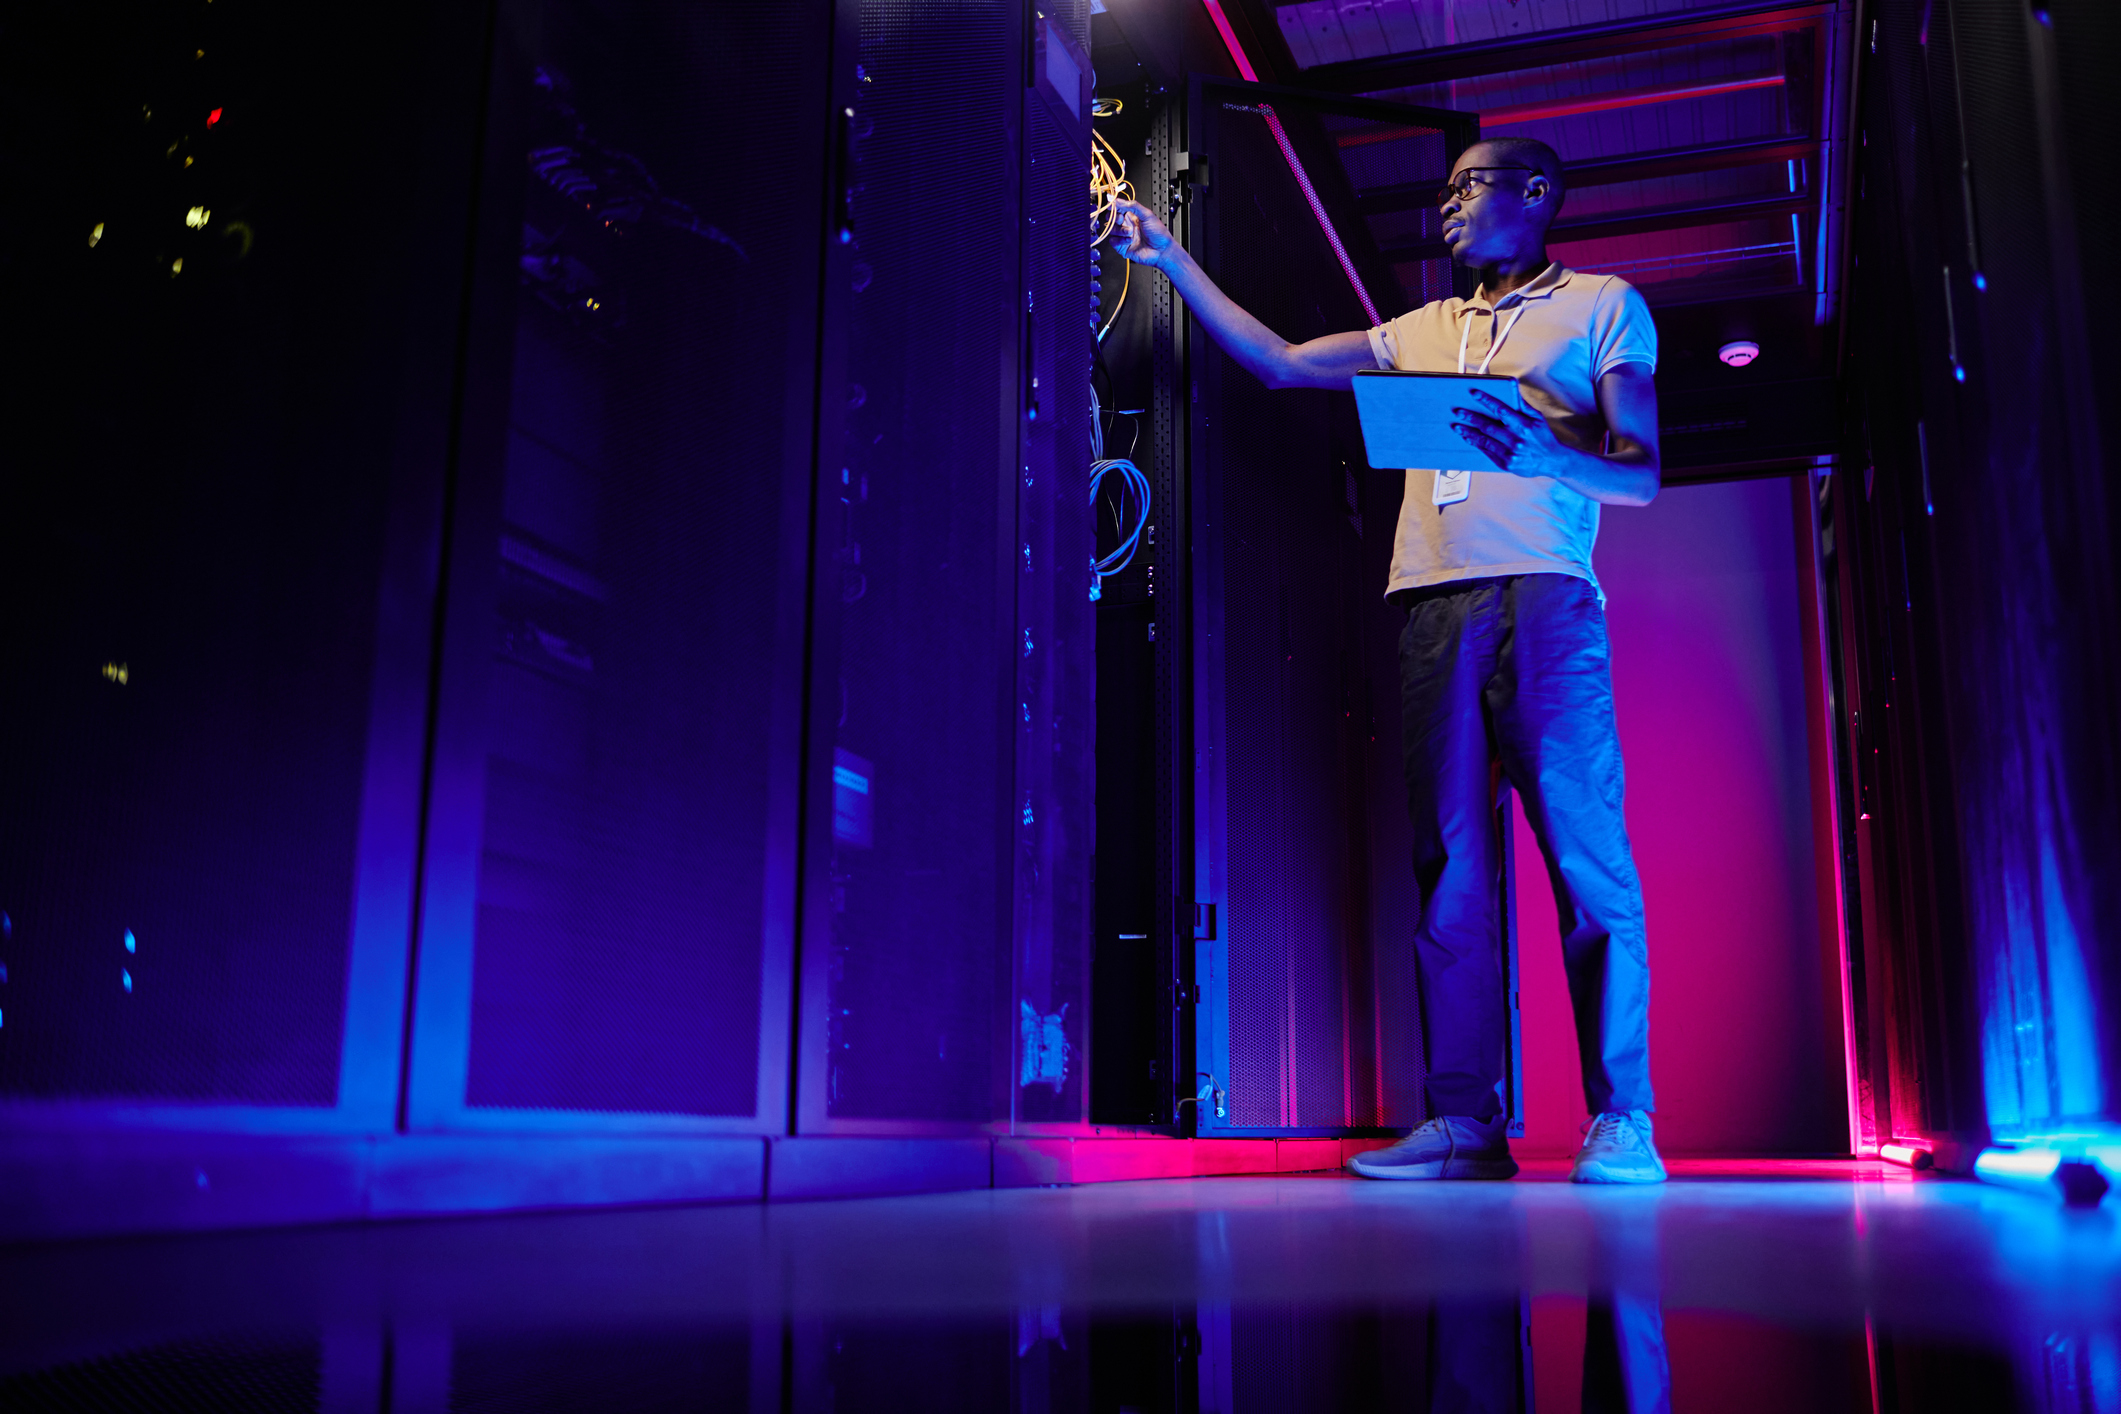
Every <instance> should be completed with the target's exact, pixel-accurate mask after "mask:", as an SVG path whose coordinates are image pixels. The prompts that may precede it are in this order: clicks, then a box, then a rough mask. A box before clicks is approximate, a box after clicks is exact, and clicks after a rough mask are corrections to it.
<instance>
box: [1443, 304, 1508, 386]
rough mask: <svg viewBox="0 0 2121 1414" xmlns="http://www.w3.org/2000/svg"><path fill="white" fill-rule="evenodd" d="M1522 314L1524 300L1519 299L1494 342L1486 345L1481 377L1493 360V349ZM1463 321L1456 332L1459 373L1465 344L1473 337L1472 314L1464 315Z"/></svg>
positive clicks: (1497, 346) (1464, 361)
mask: <svg viewBox="0 0 2121 1414" xmlns="http://www.w3.org/2000/svg"><path fill="white" fill-rule="evenodd" d="M1523 314H1524V301H1522V300H1519V301H1518V303H1517V308H1515V309H1513V310H1511V311H1510V317H1509V320H1508V321H1507V322H1506V323H1505V324H1504V325H1503V326H1502V332H1501V333H1500V334H1497V335H1496V336H1495V342H1494V343H1492V344H1489V345H1488V356H1487V357H1486V358H1484V359H1482V360H1481V361H1480V376H1481V377H1483V378H1485V377H1486V376H1487V373H1488V365H1489V364H1491V363H1493V362H1494V361H1495V351H1496V350H1497V349H1499V348H1501V347H1502V341H1503V340H1504V339H1507V338H1509V337H1510V331H1511V330H1512V329H1515V328H1516V327H1517V321H1518V319H1519V318H1521V317H1522V316H1523ZM1465 321H1466V323H1465V327H1464V328H1463V329H1461V330H1460V331H1459V334H1458V371H1459V372H1460V373H1463V372H1465V371H1466V344H1467V341H1469V340H1470V339H1471V338H1472V337H1473V316H1472V315H1470V314H1468V315H1466V316H1465Z"/></svg>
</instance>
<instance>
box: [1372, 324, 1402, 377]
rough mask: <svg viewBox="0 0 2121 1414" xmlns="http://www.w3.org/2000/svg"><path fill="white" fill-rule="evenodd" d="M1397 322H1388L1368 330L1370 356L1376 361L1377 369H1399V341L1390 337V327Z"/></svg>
mask: <svg viewBox="0 0 2121 1414" xmlns="http://www.w3.org/2000/svg"><path fill="white" fill-rule="evenodd" d="M1398 322H1399V321H1398V320H1396V319H1393V320H1388V321H1387V322H1385V323H1383V324H1379V325H1377V326H1375V327H1374V328H1372V329H1371V330H1370V356H1371V357H1373V358H1375V359H1376V360H1377V366H1378V367H1379V368H1397V367H1399V340H1398V339H1396V338H1394V337H1393V335H1392V326H1393V325H1394V324H1397V323H1398Z"/></svg>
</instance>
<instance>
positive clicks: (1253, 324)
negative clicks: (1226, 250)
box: [1116, 201, 1377, 388]
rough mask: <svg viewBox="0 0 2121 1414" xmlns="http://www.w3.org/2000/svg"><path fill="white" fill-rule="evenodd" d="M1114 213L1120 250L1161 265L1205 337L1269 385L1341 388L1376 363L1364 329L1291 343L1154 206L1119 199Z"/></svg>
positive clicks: (1145, 262)
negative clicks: (1215, 276)
mask: <svg viewBox="0 0 2121 1414" xmlns="http://www.w3.org/2000/svg"><path fill="white" fill-rule="evenodd" d="M1119 219H1120V226H1121V230H1122V233H1123V239H1121V240H1120V241H1119V242H1118V243H1117V247H1116V248H1117V249H1118V251H1119V253H1120V254H1121V255H1123V256H1125V257H1126V258H1127V259H1129V260H1131V261H1133V262H1134V263H1135V264H1136V265H1145V266H1147V267H1148V268H1149V269H1151V270H1161V271H1163V272H1164V278H1166V279H1168V280H1169V281H1170V282H1171V286H1172V288H1173V289H1176V290H1177V291H1178V293H1179V296H1180V298H1182V299H1184V300H1185V302H1186V304H1187V306H1188V307H1189V308H1190V309H1191V310H1192V311H1193V317H1194V318H1195V319H1198V320H1199V321H1200V323H1201V327H1202V328H1204V329H1206V330H1207V331H1208V335H1209V337H1211V338H1213V339H1214V340H1215V342H1216V343H1218V344H1220V345H1222V349H1223V352H1224V353H1226V354H1228V355H1230V357H1231V358H1233V359H1235V360H1237V362H1238V364H1239V365H1240V366H1242V367H1243V368H1244V369H1245V370H1246V371H1247V372H1249V373H1250V374H1251V375H1252V376H1253V377H1255V378H1257V379H1258V380H1259V381H1260V382H1262V383H1264V384H1266V385H1267V386H1268V387H1269V388H1345V387H1347V386H1348V380H1349V379H1351V378H1353V377H1354V376H1355V375H1356V374H1357V373H1359V372H1361V371H1362V370H1363V369H1365V368H1375V367H1377V359H1376V356H1375V355H1373V354H1372V353H1371V352H1370V336H1369V334H1368V333H1367V332H1366V331H1364V330H1361V329H1357V330H1355V331H1354V332H1352V333H1347V334H1327V335H1325V336H1324V337H1323V338H1318V339H1309V340H1306V341H1305V342H1303V343H1301V344H1292V343H1290V342H1289V341H1288V340H1287V339H1284V338H1283V337H1282V336H1281V335H1279V334H1277V333H1275V332H1274V331H1273V330H1272V329H1269V328H1268V327H1267V326H1266V325H1264V324H1262V323H1260V322H1259V321H1258V320H1257V319H1254V318H1253V317H1252V316H1251V315H1250V314H1248V313H1247V312H1246V311H1245V310H1244V309H1242V308H1241V307H1239V305H1238V304H1237V302H1236V301H1235V300H1233V299H1231V298H1230V297H1229V296H1228V295H1226V294H1224V293H1223V292H1222V291H1221V290H1219V289H1217V288H1216V287H1215V282H1214V281H1213V280H1210V279H1209V278H1208V276H1207V272H1206V271H1204V270H1202V269H1201V268H1200V266H1199V265H1197V264H1196V263H1194V260H1193V257H1192V256H1191V255H1188V254H1187V253H1186V248H1185V247H1184V246H1182V245H1180V244H1179V243H1178V242H1177V240H1176V239H1174V238H1173V237H1172V235H1171V232H1170V231H1169V229H1167V228H1166V227H1165V225H1164V223H1163V222H1161V221H1159V220H1157V219H1156V213H1155V212H1153V211H1151V210H1150V209H1149V208H1148V207H1146V206H1143V205H1142V204H1141V203H1140V202H1138V201H1123V202H1121V203H1120V204H1119Z"/></svg>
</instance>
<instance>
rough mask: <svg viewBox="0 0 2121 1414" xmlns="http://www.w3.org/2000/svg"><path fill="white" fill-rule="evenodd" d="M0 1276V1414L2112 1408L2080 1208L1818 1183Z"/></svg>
mask: <svg viewBox="0 0 2121 1414" xmlns="http://www.w3.org/2000/svg"><path fill="white" fill-rule="evenodd" d="M1674 1170H1675V1172H1674V1181H1673V1182H1672V1183H1671V1184H1669V1185H1668V1186H1665V1187H1662V1188H1653V1189H1596V1188H1581V1187H1573V1186H1571V1185H1568V1184H1566V1183H1563V1182H1560V1181H1559V1179H1560V1166H1559V1165H1547V1166H1543V1167H1542V1166H1538V1165H1534V1166H1533V1167H1532V1168H1531V1169H1530V1170H1529V1171H1528V1172H1527V1174H1526V1175H1525V1176H1524V1177H1523V1178H1521V1179H1519V1180H1518V1181H1517V1182H1514V1183H1507V1184H1418V1183H1405V1184H1380V1183H1363V1182H1359V1181H1353V1180H1349V1179H1344V1178H1339V1177H1330V1176H1316V1177H1284V1178H1217V1179H1197V1180H1167V1181H1161V1182H1147V1183H1118V1184H1104V1185H1096V1186H1089V1187H1082V1188H1074V1189H1045V1190H1021V1191H1000V1192H977V1193H959V1194H943V1195H936V1196H928V1197H909V1198H887V1199H862V1200H848V1201H839V1202H820V1203H784V1204H775V1205H769V1206H745V1207H717V1208H695V1209H679V1210H670V1209H665V1210H653V1211H628V1212H602V1213H588V1214H561V1215H539V1216H524V1217H508V1218H488V1219H479V1220H464V1221H449V1222H429V1223H406V1224H395V1225H375V1226H369V1227H358V1228H338V1229H321V1230H306V1231H283V1232H273V1233H251V1234H237V1235H228V1236H215V1237H189V1238H174V1239H158V1240H142V1241H122V1242H117V1241H114V1242H101V1243H89V1244H76V1245H70V1246H49V1247H30V1248H17V1249H13V1250H9V1251H4V1252H0V1409H6V1410H9V1411H23V1410H37V1409H48V1408H49V1409H57V1408H65V1409H81V1408H125V1409H134V1408H137V1409H165V1408H167V1409H227V1410H297V1409H300V1410H309V1409H321V1410H330V1411H340V1410H348V1411H350V1410H360V1411H363V1414H368V1411H380V1410H388V1411H394V1414H403V1412H404V1411H427V1410H445V1409H447V1410H494V1411H502V1410H507V1411H515V1410H524V1411H528V1410H665V1409H671V1410H676V1409H734V1410H757V1411H778V1410H801V1411H809V1410H819V1411H822V1410H923V1411H957V1410H967V1411H970V1410H983V1411H984V1410H1012V1411H1039V1412H1040V1414H1063V1411H1070V1412H1072V1411H1099V1412H1100V1414H1118V1411H1123V1410H1139V1411H1151V1410H1171V1411H1181V1410H1185V1411H1194V1410H1197V1411H1217V1414H1234V1412H1235V1411H1243V1414H1255V1411H1257V1412H1258V1414H1266V1412H1267V1411H1276V1412H1277V1414H1278V1411H1298V1410H1302V1411H1317V1410H1337V1409H1359V1410H1365V1411H1373V1410H1374V1411H1385V1410H1391V1411H1417V1410H1491V1409H1492V1410H1526V1409H1545V1410H1549V1411H1552V1410H1576V1409H1616V1410H1618V1409H1659V1408H1672V1409H1680V1410H1822V1411H1835V1410H1858V1409H1862V1410H1894V1411H1910V1414H1912V1411H1916V1410H1934V1409H1961V1408H1965V1409H1985V1410H2007V1409H2025V1410H2038V1411H2060V1410H2069V1411H2116V1414H2121V1343H2117V1336H2121V1235H2117V1232H2116V1227H2115V1222H2114V1219H2113V1216H2112V1215H2111V1214H2109V1213H2105V1212H2099V1211H2094V1212H2089V1213H2082V1212H2069V1211H2065V1210H2063V1209H2062V1208H2060V1207H2058V1206H2052V1205H2048V1204H2045V1203H2042V1202H2041V1201H2039V1200H2037V1199H2034V1198H2031V1197H2027V1196H2024V1195H2020V1194H2016V1193H2011V1192H2005V1191H2001V1190H1997V1189H1991V1188H1987V1187H1984V1186H1981V1185H1977V1184H1973V1183H1967V1182H1958V1181H1951V1180H1943V1179H1928V1178H1924V1179H1916V1178H1914V1177H1911V1176H1909V1175H1907V1174H1905V1173H1903V1172H1901V1171H1898V1170H1892V1169H1884V1168H1880V1167H1877V1166H1871V1165H1854V1164H1847V1163H1839V1164H1829V1163H1810V1164H1807V1163H1756V1164H1739V1165H1734V1164H1709V1163H1693V1164H1689V1163H1684V1162H1681V1163H1678V1164H1675V1165H1674Z"/></svg>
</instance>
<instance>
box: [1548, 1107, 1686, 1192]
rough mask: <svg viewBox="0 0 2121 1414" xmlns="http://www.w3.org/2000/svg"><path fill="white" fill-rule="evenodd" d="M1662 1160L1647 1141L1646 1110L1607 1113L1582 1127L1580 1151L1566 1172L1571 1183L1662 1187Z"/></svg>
mask: <svg viewBox="0 0 2121 1414" xmlns="http://www.w3.org/2000/svg"><path fill="white" fill-rule="evenodd" d="M1664 1180H1665V1172H1664V1160H1662V1159H1660V1158H1658V1157H1657V1141H1656V1140H1655V1139H1653V1138H1651V1137H1650V1116H1649V1112H1648V1111H1647V1110H1608V1111H1607V1112H1606V1113H1604V1114H1602V1115H1599V1116H1598V1117H1596V1118H1595V1119H1590V1120H1586V1121H1585V1122H1584V1126H1583V1149H1582V1150H1581V1151H1580V1152H1579V1153H1578V1154H1577V1155H1576V1162H1575V1164H1574V1165H1572V1166H1571V1167H1570V1169H1569V1182H1571V1183H1662V1182H1664Z"/></svg>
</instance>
